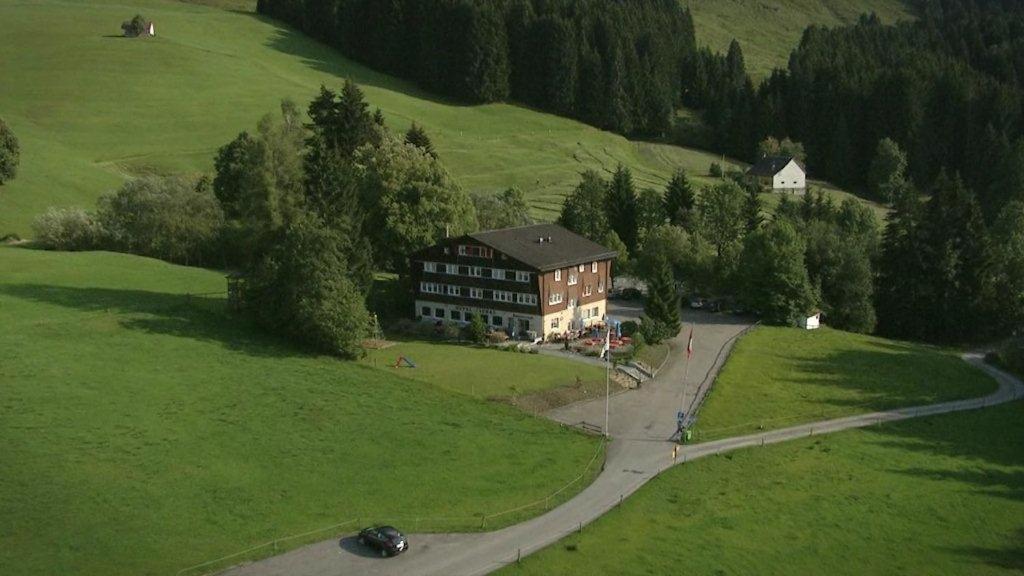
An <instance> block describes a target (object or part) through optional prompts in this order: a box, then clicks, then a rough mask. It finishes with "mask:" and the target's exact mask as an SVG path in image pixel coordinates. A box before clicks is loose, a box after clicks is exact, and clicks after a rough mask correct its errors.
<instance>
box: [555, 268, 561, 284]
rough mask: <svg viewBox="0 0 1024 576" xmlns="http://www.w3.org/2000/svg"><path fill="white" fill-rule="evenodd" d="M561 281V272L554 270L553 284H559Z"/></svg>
mask: <svg viewBox="0 0 1024 576" xmlns="http://www.w3.org/2000/svg"><path fill="white" fill-rule="evenodd" d="M561 281H562V271H561V270H555V282H561Z"/></svg>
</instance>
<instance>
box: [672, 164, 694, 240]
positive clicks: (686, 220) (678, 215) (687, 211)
mask: <svg viewBox="0 0 1024 576" xmlns="http://www.w3.org/2000/svg"><path fill="white" fill-rule="evenodd" d="M696 201H697V200H696V196H695V195H694V193H693V187H691V186H690V180H689V179H688V178H687V177H686V172H685V171H684V170H682V169H679V170H677V171H676V173H675V174H673V175H672V179H671V180H669V182H668V187H667V188H665V214H667V215H668V221H669V223H670V224H672V225H674V226H682V227H684V228H691V227H692V226H693V207H694V205H695V204H696Z"/></svg>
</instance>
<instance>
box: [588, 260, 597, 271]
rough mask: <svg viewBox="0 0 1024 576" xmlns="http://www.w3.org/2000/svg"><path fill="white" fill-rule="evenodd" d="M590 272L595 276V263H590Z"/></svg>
mask: <svg viewBox="0 0 1024 576" xmlns="http://www.w3.org/2000/svg"><path fill="white" fill-rule="evenodd" d="M590 271H591V272H592V273H594V274H597V262H591V263H590Z"/></svg>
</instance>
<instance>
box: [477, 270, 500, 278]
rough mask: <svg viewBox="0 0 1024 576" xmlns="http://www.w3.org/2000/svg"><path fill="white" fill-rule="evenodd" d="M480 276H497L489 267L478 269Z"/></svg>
mask: <svg viewBox="0 0 1024 576" xmlns="http://www.w3.org/2000/svg"><path fill="white" fill-rule="evenodd" d="M480 276H481V277H483V278H497V277H498V276H497V275H496V274H495V273H494V270H492V269H490V268H482V269H480Z"/></svg>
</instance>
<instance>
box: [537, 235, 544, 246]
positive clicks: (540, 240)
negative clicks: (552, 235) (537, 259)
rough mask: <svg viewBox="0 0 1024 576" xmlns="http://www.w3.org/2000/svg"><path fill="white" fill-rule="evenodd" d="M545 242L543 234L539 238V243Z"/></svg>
mask: <svg viewBox="0 0 1024 576" xmlns="http://www.w3.org/2000/svg"><path fill="white" fill-rule="evenodd" d="M543 243H544V237H543V236H541V237H540V238H537V244H543Z"/></svg>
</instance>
